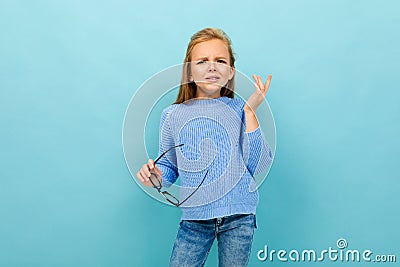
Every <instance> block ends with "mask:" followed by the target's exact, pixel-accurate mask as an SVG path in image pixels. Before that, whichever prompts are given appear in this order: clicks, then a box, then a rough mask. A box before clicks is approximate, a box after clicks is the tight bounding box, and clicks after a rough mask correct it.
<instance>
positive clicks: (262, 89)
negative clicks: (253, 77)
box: [257, 76, 264, 93]
mask: <svg viewBox="0 0 400 267" xmlns="http://www.w3.org/2000/svg"><path fill="white" fill-rule="evenodd" d="M257 83H258V87H260V90H261V92H262V93H264V84H263V83H262V80H261V77H260V76H258V77H257Z"/></svg>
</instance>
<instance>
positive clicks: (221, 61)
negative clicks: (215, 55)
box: [217, 59, 226, 64]
mask: <svg viewBox="0 0 400 267" xmlns="http://www.w3.org/2000/svg"><path fill="white" fill-rule="evenodd" d="M217 62H218V63H222V64H226V61H225V60H223V59H219V60H217Z"/></svg>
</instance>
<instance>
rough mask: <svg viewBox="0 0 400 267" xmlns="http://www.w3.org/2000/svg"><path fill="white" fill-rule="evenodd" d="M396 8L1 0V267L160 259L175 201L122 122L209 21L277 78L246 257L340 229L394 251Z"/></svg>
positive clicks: (385, 4) (172, 230)
mask: <svg viewBox="0 0 400 267" xmlns="http://www.w3.org/2000/svg"><path fill="white" fill-rule="evenodd" d="M399 13H400V4H399V3H398V1H394V0H393V1H378V0H376V1H348V0H343V1H324V0H321V1H254V2H253V1H245V2H233V1H218V2H217V1H216V2H214V1H195V2H190V3H187V2H183V1H182V2H178V1H176V2H175V1H168V2H165V1H160V3H157V2H154V1H153V2H152V3H151V4H148V3H145V1H141V2H140V3H137V2H133V1H84V3H82V2H81V1H11V0H10V1H7V0H2V1H1V2H0V26H1V35H0V36H1V37H0V122H1V132H0V162H1V168H0V179H1V180H0V214H1V218H0V266H10V267H11V266H166V265H167V262H168V258H169V255H170V251H171V248H172V244H173V241H174V238H175V235H176V230H177V227H178V222H179V217H180V212H179V210H177V209H175V208H173V207H170V206H167V205H164V204H161V203H159V202H157V201H155V200H154V199H152V198H150V197H149V196H148V195H146V194H145V193H144V192H143V191H142V190H141V189H140V188H139V187H138V186H137V185H136V183H135V182H134V181H132V178H131V177H130V175H129V172H128V170H127V168H126V165H125V162H124V157H123V153H122V144H121V133H122V122H123V117H124V112H125V109H126V107H127V105H128V103H129V100H130V99H131V97H132V95H133V94H134V92H135V90H136V89H137V88H139V86H140V85H141V84H142V83H143V82H144V81H145V80H146V79H147V78H149V77H150V76H151V75H153V74H154V73H156V72H158V71H160V70H162V69H164V68H166V67H169V66H171V65H174V64H178V63H181V62H182V60H183V57H184V52H185V49H186V45H187V43H188V40H189V38H190V36H191V35H192V34H193V33H194V32H196V31H198V30H200V29H202V28H204V27H207V26H212V27H220V28H222V29H224V30H225V31H226V32H227V33H228V35H229V36H230V37H231V39H232V40H233V45H234V50H235V51H236V53H237V68H238V69H240V70H241V71H242V72H244V73H247V74H248V75H251V74H252V73H258V74H260V75H262V76H263V77H266V76H267V74H269V73H272V74H273V75H274V77H273V80H272V85H271V88H270V92H268V101H269V104H270V106H271V109H272V111H273V113H274V117H275V123H276V128H277V151H276V157H275V162H274V165H273V167H272V169H271V171H270V173H269V177H268V179H267V182H266V183H264V184H263V186H262V187H261V188H260V195H261V199H260V205H259V207H258V214H257V216H258V226H259V228H258V229H257V231H256V235H255V240H254V245H253V251H252V256H251V262H250V266H270V265H271V263H270V262H269V261H266V262H259V261H258V260H257V256H256V253H257V251H258V250H260V249H262V248H263V247H264V245H268V246H269V247H270V248H271V249H276V250H279V249H286V250H290V249H293V248H295V249H298V250H302V249H315V250H318V249H320V250H322V249H327V248H329V247H334V248H335V247H336V240H337V239H338V238H340V237H343V238H346V240H347V242H348V243H349V248H350V249H360V250H363V249H370V250H372V251H373V252H374V253H375V254H396V255H397V257H398V258H399V257H400V250H399V245H398V244H399V243H398V242H399V240H400V230H399V227H398V226H399V225H400V214H399V207H398V204H399V202H400V197H399V191H400V181H399V178H400V177H399V171H398V166H399V150H400V141H399V134H400V128H399V119H400V118H399V114H400V105H399V100H400V98H399V97H400V92H399V86H398V80H399V69H400V66H399V62H400V55H399V47H400V38H399V35H398V26H399V25H400V16H399ZM138 131H142V129H138ZM216 257H217V255H216V250H215V247H214V248H213V250H212V253H211V255H210V257H209V259H208V262H207V266H215V265H216V262H217V258H216ZM398 261H399V260H398ZM273 264H274V266H275V265H279V266H280V265H282V266H285V265H288V264H291V263H278V262H276V261H274V263H273ZM293 264H294V266H309V264H310V263H293ZM327 264H329V262H328V261H325V262H323V263H320V264H318V265H321V266H322V265H327ZM333 265H337V266H353V265H363V264H354V263H353V264H352V263H343V262H342V263H341V262H337V263H333ZM381 265H382V266H394V264H389V263H387V264H381ZM374 266H375V265H374Z"/></svg>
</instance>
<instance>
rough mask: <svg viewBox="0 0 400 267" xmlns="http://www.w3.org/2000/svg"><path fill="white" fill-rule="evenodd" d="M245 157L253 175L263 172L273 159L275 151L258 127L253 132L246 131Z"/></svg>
mask: <svg viewBox="0 0 400 267" xmlns="http://www.w3.org/2000/svg"><path fill="white" fill-rule="evenodd" d="M244 138H245V140H244V151H243V155H244V159H245V163H246V166H247V169H248V170H249V172H250V174H251V175H252V176H254V175H257V174H259V173H261V172H263V171H264V170H265V169H266V168H267V167H268V166H269V165H271V163H272V160H273V153H272V150H271V147H270V146H269V144H268V142H267V141H266V140H265V138H264V136H263V133H262V131H261V129H260V127H258V128H257V129H256V130H254V131H252V132H245V133H244Z"/></svg>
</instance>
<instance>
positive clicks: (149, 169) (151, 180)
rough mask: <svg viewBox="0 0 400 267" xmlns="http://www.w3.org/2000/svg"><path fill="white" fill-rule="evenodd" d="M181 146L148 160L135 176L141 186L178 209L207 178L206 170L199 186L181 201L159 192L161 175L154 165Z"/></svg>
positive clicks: (164, 192) (165, 192)
mask: <svg viewBox="0 0 400 267" xmlns="http://www.w3.org/2000/svg"><path fill="white" fill-rule="evenodd" d="M180 146H183V144H180V145H176V146H173V147H171V148H169V149H167V150H166V151H165V152H164V153H162V154H161V155H160V156H159V157H158V158H157V159H156V160H154V161H153V160H151V159H150V160H149V162H148V163H147V164H144V165H143V166H142V168H141V169H140V170H139V172H138V173H137V174H136V176H137V177H138V178H139V180H140V181H141V182H142V184H143V185H145V186H152V187H154V188H155V189H156V190H157V191H158V192H159V193H160V194H161V195H162V196H163V197H164V198H165V199H166V200H167V201H168V202H169V203H171V204H172V205H174V206H176V207H179V206H180V205H182V204H183V203H185V202H186V201H187V200H188V199H189V198H190V197H191V196H193V194H194V193H196V191H197V190H198V189H199V188H200V186H201V185H202V184H203V182H204V180H205V179H206V177H207V173H208V170H207V171H206V174H205V175H204V178H203V180H202V181H201V182H200V184H199V185H198V186H197V188H196V189H195V190H194V191H193V192H192V193H191V194H190V195H189V196H187V197H186V198H185V199H184V200H183V201H179V199H177V198H176V197H175V196H173V195H171V194H170V193H168V192H167V191H161V189H162V173H161V171H160V169H158V168H157V166H156V163H157V162H158V161H159V160H160V159H161V158H162V157H163V156H164V155H165V154H167V153H168V152H169V151H171V150H172V149H174V148H177V147H180Z"/></svg>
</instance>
